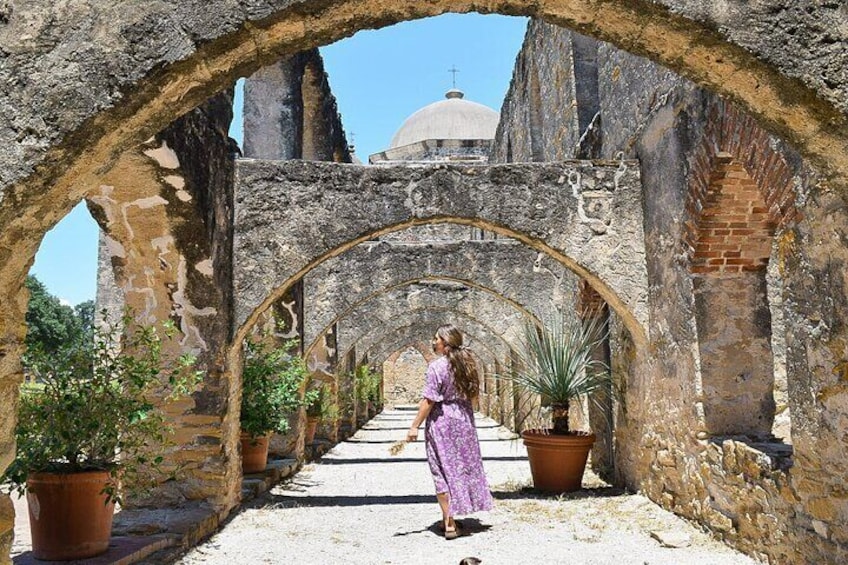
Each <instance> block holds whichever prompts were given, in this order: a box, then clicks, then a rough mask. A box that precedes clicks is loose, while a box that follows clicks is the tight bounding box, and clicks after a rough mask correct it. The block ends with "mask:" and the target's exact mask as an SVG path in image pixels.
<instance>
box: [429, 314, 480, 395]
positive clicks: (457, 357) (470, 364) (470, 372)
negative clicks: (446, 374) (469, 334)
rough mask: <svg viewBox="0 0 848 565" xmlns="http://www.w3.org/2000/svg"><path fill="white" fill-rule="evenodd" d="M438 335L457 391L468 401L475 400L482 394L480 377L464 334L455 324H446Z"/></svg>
mask: <svg viewBox="0 0 848 565" xmlns="http://www.w3.org/2000/svg"><path fill="white" fill-rule="evenodd" d="M436 335H437V336H438V337H439V338H441V340H442V343H443V344H444V347H445V356H446V357H447V358H448V362H450V366H451V369H452V370H453V382H454V385H455V386H456V389H457V390H458V391H459V393H460V394H461V395H462V396H464V397H465V398H466V399H467V400H474V399H475V398H477V395H478V394H479V393H480V377H479V374H478V373H477V362H476V361H474V356H473V355H471V350H470V349H468V347H466V346H465V345H464V344H463V343H462V332H460V331H459V330H458V329H457V328H456V326H454V325H453V324H445V325H444V326H440V327H439V329H437V330H436Z"/></svg>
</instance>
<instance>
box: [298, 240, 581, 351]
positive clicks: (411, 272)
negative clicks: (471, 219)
mask: <svg viewBox="0 0 848 565" xmlns="http://www.w3.org/2000/svg"><path fill="white" fill-rule="evenodd" d="M339 275H341V276H339ZM436 279H442V280H453V281H457V282H462V283H463V284H467V285H473V286H479V287H480V288H485V289H491V290H492V291H494V292H496V293H497V294H498V295H499V296H501V297H503V298H504V299H506V300H510V301H512V302H514V303H516V304H518V305H520V306H521V307H522V308H525V309H526V310H528V311H530V312H532V313H533V314H534V315H535V316H536V317H540V316H543V315H544V313H545V311H547V310H549V309H550V308H552V307H554V306H555V305H559V306H563V305H565V304H567V303H568V301H570V300H573V295H574V293H575V290H576V282H575V279H576V277H575V276H574V275H573V274H572V273H571V271H569V270H568V269H567V268H565V267H564V266H562V265H561V264H559V263H557V262H556V261H554V260H553V259H552V258H551V257H549V256H547V255H544V254H541V253H539V252H538V251H536V250H534V249H532V248H530V247H528V246H526V245H523V244H521V243H519V242H516V241H513V240H510V239H495V240H482V241H471V240H468V241H456V242H450V243H448V242H445V243H440V244H439V247H438V248H436V247H433V246H431V245H426V244H424V245H422V244H402V243H397V242H387V241H379V242H367V243H363V244H360V245H357V246H356V247H354V248H353V249H350V250H348V251H347V252H345V253H343V254H341V255H339V256H337V257H333V258H331V259H328V260H327V261H326V262H324V263H322V264H321V265H320V266H318V267H316V268H315V269H314V270H313V271H311V272H310V273H309V274H308V275H306V277H304V284H305V285H306V286H307V287H308V288H309V289H310V296H309V301H308V302H307V303H306V306H305V318H306V319H305V324H304V339H305V341H306V342H307V343H309V342H311V341H313V340H314V339H316V338H317V336H319V335H321V333H323V331H324V330H325V328H326V327H327V326H328V325H329V324H330V323H332V321H333V320H336V319H338V318H339V317H341V316H342V315H343V312H346V311H349V310H350V309H352V308H355V307H356V306H357V305H358V304H360V303H362V302H363V301H365V300H368V299H369V298H370V297H372V296H373V295H374V293H376V292H379V291H381V290H383V289H390V288H395V287H397V286H401V285H404V284H408V283H411V282H413V281H416V280H436Z"/></svg>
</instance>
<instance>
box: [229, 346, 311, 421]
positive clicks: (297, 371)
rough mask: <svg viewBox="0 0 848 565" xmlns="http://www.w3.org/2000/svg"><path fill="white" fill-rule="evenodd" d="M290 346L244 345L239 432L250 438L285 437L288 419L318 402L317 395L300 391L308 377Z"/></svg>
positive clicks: (293, 348) (302, 363) (301, 361)
mask: <svg viewBox="0 0 848 565" xmlns="http://www.w3.org/2000/svg"><path fill="white" fill-rule="evenodd" d="M294 345H296V344H293V343H292V342H287V343H285V344H283V345H282V346H281V347H278V348H271V347H270V346H268V345H266V344H264V343H261V342H256V341H251V340H247V341H246V342H245V361H244V371H243V372H242V397H241V429H242V431H243V432H245V433H247V434H250V436H251V437H258V436H263V435H266V434H268V433H271V432H278V433H286V432H288V430H289V422H288V419H289V416H290V415H291V414H293V413H294V412H295V411H296V410H299V409H300V408H301V407H303V406H309V405H310V404H312V403H313V402H314V401H315V399H317V398H318V394H319V393H318V391H307V393H306V394H305V395H303V396H301V393H300V391H301V388H302V387H303V384H304V382H305V381H306V379H307V377H308V372H307V370H306V364H305V363H304V362H303V359H301V358H300V357H299V356H297V355H292V354H291V353H290V352H291V351H294V350H295V349H296V348H295V347H294Z"/></svg>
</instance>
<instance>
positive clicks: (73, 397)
mask: <svg viewBox="0 0 848 565" xmlns="http://www.w3.org/2000/svg"><path fill="white" fill-rule="evenodd" d="M131 322H132V318H131V317H130V316H125V317H124V319H123V321H122V324H123V325H122V328H128V327H130V323H131ZM162 326H163V330H164V333H165V335H166V337H168V338H170V337H172V336H173V334H174V333H175V331H176V330H175V328H174V326H173V324H171V323H165V324H163V325H162ZM22 360H23V365H24V370H25V371H26V372H27V373H28V374H29V375H31V377H32V380H33V381H35V383H28V384H25V385H23V386H22V389H21V393H22V394H21V399H20V408H19V412H18V424H17V427H16V428H15V440H16V442H17V452H16V456H15V460H14V461H13V462H12V464H11V465H10V466H9V468H8V469H7V470H6V472H5V474H4V476H3V480H4V482H6V483H9V484H11V485H12V486H13V487H14V488H15V489H16V490H18V492H19V493H23V492H24V490H25V489H26V478H27V475H28V474H29V473H32V472H57V473H74V472H80V471H88V470H104V471H109V472H110V474H111V476H112V480H111V482H110V485H109V487H108V488H107V492H108V494H109V495H110V497H111V498H113V499H115V500H116V501H118V502H120V497H119V496H118V493H117V482H118V479H120V481H121V482H122V483H124V484H128V485H130V486H131V487H133V488H143V486H144V485H150V484H151V483H150V482H149V480H145V481H142V480H141V479H143V478H144V479H150V477H151V476H155V475H156V474H157V473H156V471H161V467H160V465H161V463H162V462H163V461H162V457H161V456H151V447H152V446H161V445H163V444H166V440H167V436H168V435H169V433H170V432H171V429H170V428H169V427H168V425H167V423H166V421H165V418H164V416H163V414H162V412H161V411H160V410H159V409H158V408H157V406H156V405H155V404H154V403H153V399H155V398H164V401H165V402H168V401H172V400H175V399H177V398H179V397H183V396H185V395H187V394H189V393H190V392H191V391H192V390H193V389H194V388H195V386H196V385H197V383H198V382H199V380H200V378H201V375H202V374H201V373H200V372H197V371H192V370H191V368H192V366H193V365H194V363H195V359H194V358H193V357H192V356H189V355H184V356H183V357H180V358H179V359H178V360H177V361H176V362H175V363H173V364H171V365H169V366H165V365H164V364H163V362H162V339H161V338H160V336H159V333H158V332H157V330H156V329H155V328H154V327H152V326H142V327H135V328H133V330H132V331H127V330H126V329H119V328H117V327H114V326H106V327H104V328H101V329H92V330H91V331H90V332H89V333H86V334H79V335H78V336H77V337H76V338H74V339H72V340H71V341H69V342H66V343H64V344H62V345H61V346H59V347H58V348H57V349H56V350H55V351H52V352H47V351H45V349H43V348H41V347H35V346H34V347H30V348H28V350H27V353H26V354H25V355H24V357H23V359H22ZM154 482H155V481H154Z"/></svg>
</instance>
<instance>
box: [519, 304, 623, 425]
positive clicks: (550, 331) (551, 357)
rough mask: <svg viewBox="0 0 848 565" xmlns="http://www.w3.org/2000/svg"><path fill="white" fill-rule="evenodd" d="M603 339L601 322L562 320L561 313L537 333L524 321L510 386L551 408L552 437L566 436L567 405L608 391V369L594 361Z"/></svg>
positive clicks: (574, 318) (604, 330) (595, 319)
mask: <svg viewBox="0 0 848 565" xmlns="http://www.w3.org/2000/svg"><path fill="white" fill-rule="evenodd" d="M607 335H608V329H607V325H606V324H605V322H604V319H603V318H602V317H598V316H587V317H586V319H582V320H581V319H580V318H578V317H577V316H576V315H575V316H572V317H566V316H564V315H563V314H562V312H560V311H556V312H555V313H554V314H552V315H551V316H550V317H549V319H548V320H546V321H545V323H544V324H543V325H542V326H541V327H538V326H536V325H535V324H534V323H532V322H530V321H528V322H527V323H526V324H525V326H524V332H523V336H522V340H521V346H520V348H519V351H518V358H519V359H518V360H519V364H518V365H519V366H518V368H517V370H516V371H515V372H514V374H513V375H512V376H511V380H512V381H513V382H514V383H515V384H516V385H517V386H518V387H519V388H520V389H523V390H524V391H526V392H529V393H532V394H538V395H539V396H541V397H542V399H543V400H544V401H547V402H548V403H549V404H550V407H551V419H552V423H553V429H552V433H553V434H556V435H567V434H569V433H570V430H569V428H568V410H569V406H570V404H571V401H572V400H576V399H582V398H584V397H588V398H590V399H591V400H592V401H597V399H596V398H593V397H592V395H593V393H596V392H604V393H606V392H607V391H609V389H610V384H611V379H610V373H609V367H608V366H607V365H606V363H604V362H603V361H602V360H600V359H596V358H594V357H593V353H594V352H595V350H596V348H597V347H598V346H599V345H600V344H601V343H602V342H603V340H604V339H606V337H607Z"/></svg>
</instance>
